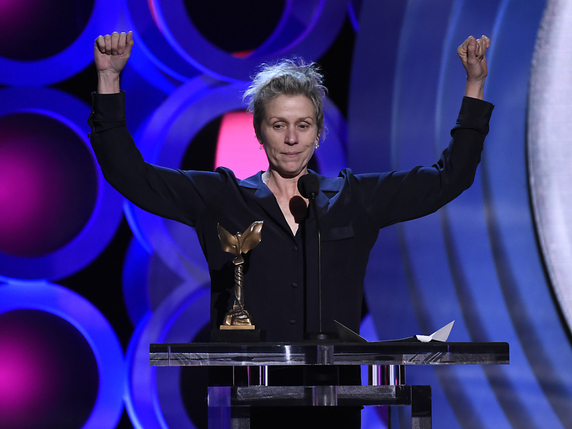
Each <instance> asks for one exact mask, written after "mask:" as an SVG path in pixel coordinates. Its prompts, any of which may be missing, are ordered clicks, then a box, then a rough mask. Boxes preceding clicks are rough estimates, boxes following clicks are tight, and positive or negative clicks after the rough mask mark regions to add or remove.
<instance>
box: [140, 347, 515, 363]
mask: <svg viewBox="0 0 572 429" xmlns="http://www.w3.org/2000/svg"><path fill="white" fill-rule="evenodd" d="M149 351H150V353H149V358H150V363H151V366H263V365H506V364H508V363H509V345H508V343H501V342H499V343H472V342H468V343H465V342H463V343H454V342H450V343H449V342H438V341H431V342H428V343H422V342H402V341H396V342H391V341H388V342H371V343H341V342H340V343H312V342H303V343H182V344H151V345H150V347H149Z"/></svg>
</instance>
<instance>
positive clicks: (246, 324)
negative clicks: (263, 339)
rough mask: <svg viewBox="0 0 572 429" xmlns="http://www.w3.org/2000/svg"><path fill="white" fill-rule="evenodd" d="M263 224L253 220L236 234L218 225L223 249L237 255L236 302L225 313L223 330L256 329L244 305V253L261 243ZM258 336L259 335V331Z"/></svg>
mask: <svg viewBox="0 0 572 429" xmlns="http://www.w3.org/2000/svg"><path fill="white" fill-rule="evenodd" d="M262 225H263V221H256V222H253V223H252V225H250V226H249V227H248V229H247V230H246V231H244V232H243V233H242V234H241V233H240V232H238V233H236V235H232V234H230V233H229V232H228V231H227V230H225V229H224V228H223V227H222V226H220V225H217V230H218V237H219V239H220V243H221V246H222V250H224V251H225V252H228V253H231V254H233V255H234V256H235V258H234V259H233V261H232V263H233V264H234V287H233V295H234V302H233V305H232V309H231V310H230V311H229V312H228V313H227V314H226V315H225V317H224V321H223V324H222V325H220V330H221V331H253V330H255V326H254V325H253V324H252V318H251V316H250V313H249V312H248V311H247V310H246V308H245V307H244V273H243V265H244V257H243V256H242V255H243V254H246V253H248V252H249V251H250V250H252V249H254V248H255V247H256V246H257V245H258V244H259V243H260V241H261V240H262V238H261V232H262ZM257 336H258V337H259V333H258V334H257Z"/></svg>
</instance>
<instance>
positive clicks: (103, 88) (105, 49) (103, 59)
mask: <svg viewBox="0 0 572 429" xmlns="http://www.w3.org/2000/svg"><path fill="white" fill-rule="evenodd" d="M132 47H133V33H132V32H131V31H130V32H129V33H118V32H115V33H113V34H106V35H105V36H99V37H98V38H97V39H95V46H94V60H95V68H96V70H97V75H98V89H97V91H98V92H99V93H100V94H109V93H116V92H119V75H120V74H121V71H122V70H123V68H124V67H125V64H127V60H128V59H129V56H130V55H131V48H132Z"/></svg>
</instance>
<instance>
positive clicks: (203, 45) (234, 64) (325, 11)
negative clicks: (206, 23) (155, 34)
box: [152, 0, 348, 81]
mask: <svg viewBox="0 0 572 429" xmlns="http://www.w3.org/2000/svg"><path fill="white" fill-rule="evenodd" d="M347 3H348V1H347V0H342V1H336V2H326V1H325V0H289V1H288V2H287V3H286V7H285V9H284V14H283V16H282V19H281V22H280V23H279V24H278V26H277V28H276V30H275V32H274V33H273V34H272V35H271V36H270V37H269V38H268V39H267V41H266V42H265V43H264V44H263V45H262V46H260V47H259V48H258V49H256V50H255V51H254V52H252V53H251V54H250V55H248V56H247V57H244V58H239V57H236V56H234V55H232V54H229V53H227V52H224V51H223V50H221V49H219V48H217V47H215V46H214V45H213V44H211V43H210V42H209V41H208V40H206V39H205V38H204V37H203V36H202V34H201V33H200V32H199V31H198V30H197V28H196V27H195V26H194V25H193V23H192V21H191V20H190V18H189V16H188V14H187V11H186V9H185V5H184V1H183V0H173V1H169V2H160V1H159V0H155V1H153V2H152V4H153V6H154V10H155V14H156V19H157V22H158V25H159V27H160V29H161V32H162V33H163V37H165V39H166V40H167V41H168V42H169V44H170V45H171V46H172V47H173V48H174V49H175V50H176V51H177V52H178V53H179V55H180V56H181V57H183V58H184V59H185V60H186V61H188V62H189V63H190V64H192V65H193V66H194V67H196V68H197V69H198V70H200V71H201V72H203V73H205V74H208V75H210V76H213V77H215V78H217V79H221V80H226V81H233V80H239V81H248V80H249V77H250V75H251V74H252V72H253V70H254V69H255V68H256V67H257V66H258V65H259V64H260V63H261V62H266V61H269V60H272V59H274V58H277V57H290V56H294V55H296V56H301V57H303V58H305V59H307V60H308V61H312V60H315V59H317V58H319V57H320V56H321V55H322V54H323V53H324V52H325V51H326V50H327V49H328V47H329V46H330V45H331V44H332V42H333V41H334V40H335V38H336V36H337V35H338V32H339V30H340V28H341V27H342V25H343V23H344V20H345V18H346V13H347ZM300 28H302V29H301V30H295V32H294V33H292V31H293V30H292V29H300Z"/></svg>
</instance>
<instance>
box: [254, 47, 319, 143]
mask: <svg viewBox="0 0 572 429" xmlns="http://www.w3.org/2000/svg"><path fill="white" fill-rule="evenodd" d="M323 80H324V76H323V75H322V73H321V72H320V68H319V66H318V64H316V63H308V64H307V63H305V62H304V60H303V59H301V58H293V59H282V60H280V61H278V62H276V63H273V64H262V65H261V66H260V71H259V72H258V73H257V74H256V75H255V76H254V78H253V79H252V83H251V84H250V86H249V87H248V89H247V90H246V91H245V92H244V97H243V100H248V111H249V112H252V114H253V122H254V129H255V131H256V133H257V136H258V130H259V127H260V125H261V124H262V120H263V119H264V114H265V110H264V109H265V107H266V103H268V102H269V101H271V100H273V99H275V98H276V97H278V96H279V95H282V94H288V95H305V96H306V97H308V98H309V99H310V101H311V102H312V104H313V105H314V111H315V114H316V123H317V125H318V135H322V131H323V128H324V106H323V98H324V97H325V95H326V94H327V92H328V90H327V88H326V87H325V86H324V85H323Z"/></svg>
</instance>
